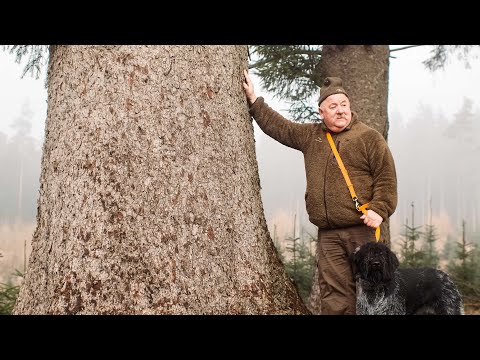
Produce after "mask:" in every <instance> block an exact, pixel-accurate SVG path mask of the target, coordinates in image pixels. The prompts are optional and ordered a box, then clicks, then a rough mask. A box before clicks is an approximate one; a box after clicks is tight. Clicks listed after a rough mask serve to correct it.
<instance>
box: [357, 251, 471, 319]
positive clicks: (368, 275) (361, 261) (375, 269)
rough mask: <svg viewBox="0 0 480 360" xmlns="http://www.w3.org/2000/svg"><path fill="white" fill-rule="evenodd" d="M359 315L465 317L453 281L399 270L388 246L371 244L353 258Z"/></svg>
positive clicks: (430, 272)
mask: <svg viewBox="0 0 480 360" xmlns="http://www.w3.org/2000/svg"><path fill="white" fill-rule="evenodd" d="M351 261H352V271H353V276H354V278H355V281H356V284H357V315H463V314H464V310H463V301H462V297H461V295H460V293H459V292H458V289H457V287H456V286H455V284H454V283H453V281H452V280H451V279H450V277H449V276H448V275H447V274H446V273H444V272H443V271H441V270H437V269H434V268H399V267H398V266H399V262H398V259H397V257H396V256H395V254H394V253H393V252H392V251H391V250H390V249H389V248H388V247H387V246H386V245H384V244H382V243H379V242H369V243H367V244H365V245H362V246H361V247H358V248H357V249H355V251H354V253H353V254H352V258H351Z"/></svg>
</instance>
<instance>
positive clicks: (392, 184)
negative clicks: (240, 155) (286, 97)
mask: <svg viewBox="0 0 480 360" xmlns="http://www.w3.org/2000/svg"><path fill="white" fill-rule="evenodd" d="M250 115H251V116H252V117H253V118H254V119H255V121H256V122H257V124H258V126H259V127H260V128H261V129H262V130H263V132H265V134H267V135H269V136H270V137H272V138H273V139H275V140H277V141H278V142H280V143H282V144H283V145H286V146H289V147H291V148H293V149H297V150H300V151H301V152H302V153H303V156H304V161H305V172H306V180H307V189H306V192H305V204H306V209H307V213H308V215H309V218H310V221H311V222H312V223H313V224H315V225H317V226H318V228H319V229H336V228H343V227H348V226H354V225H360V224H363V220H361V219H360V216H362V213H360V212H358V211H357V210H356V208H355V204H354V202H353V201H352V197H351V195H350V191H349V190H348V187H347V184H346V182H345V179H344V177H343V175H342V172H341V170H340V167H339V166H338V165H337V161H336V159H335V155H334V154H333V151H332V149H331V148H330V145H329V143H328V140H327V138H326V135H325V131H326V130H327V128H326V126H325V125H324V124H323V123H310V124H301V123H294V122H292V121H290V120H287V119H286V118H284V117H283V116H282V115H280V114H279V113H278V112H276V111H275V110H273V109H272V108H270V107H269V106H268V105H267V104H266V103H265V100H264V98H263V97H258V98H257V100H256V101H255V103H253V104H252V105H251V106H250ZM331 134H332V137H333V140H334V142H335V145H336V146H337V150H338V152H339V154H340V157H341V158H342V161H343V164H344V165H345V168H346V169H347V172H348V175H349V177H350V180H351V182H352V184H353V187H354V189H355V192H356V194H357V197H358V200H359V201H360V203H361V204H365V203H367V202H368V203H369V204H370V205H369V207H368V208H369V209H371V210H373V211H375V212H376V213H377V214H379V215H380V216H381V217H382V218H383V219H384V220H385V219H387V218H388V217H390V216H391V215H392V214H393V212H394V211H395V208H396V206H397V175H396V171H395V163H394V160H393V157H392V154H391V152H390V149H389V148H388V145H387V142H386V141H385V139H384V138H383V136H382V135H381V134H380V133H379V132H378V131H376V130H374V129H372V128H370V127H368V126H367V125H365V124H363V123H362V122H361V121H360V120H358V116H357V114H356V113H355V112H352V121H351V122H350V124H349V125H348V127H347V128H345V130H343V131H342V132H340V133H338V134H335V133H332V132H331Z"/></svg>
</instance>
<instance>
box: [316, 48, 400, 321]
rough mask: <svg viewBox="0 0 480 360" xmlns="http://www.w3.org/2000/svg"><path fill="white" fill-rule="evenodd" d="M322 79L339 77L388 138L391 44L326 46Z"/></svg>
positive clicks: (384, 229) (355, 106) (364, 115)
mask: <svg viewBox="0 0 480 360" xmlns="http://www.w3.org/2000/svg"><path fill="white" fill-rule="evenodd" d="M319 71H320V72H321V74H322V76H321V77H322V78H325V77H327V76H338V77H340V78H342V80H343V86H344V88H345V89H347V92H348V96H349V98H350V102H351V104H352V105H351V106H352V110H353V111H356V112H357V113H358V115H359V118H360V120H361V121H362V122H363V123H365V124H367V125H368V126H370V127H372V128H373V129H375V130H377V131H378V132H380V134H382V135H383V137H384V138H385V139H386V140H387V139H388V129H389V122H388V108H387V105H388V72H389V47H388V45H324V46H323V48H322V58H321V62H320V66H319ZM380 231H381V233H382V237H384V238H385V242H386V244H387V245H388V246H390V245H391V243H390V219H386V220H385V221H384V222H383V223H382V225H381V226H380ZM307 305H308V307H309V309H310V310H311V311H312V313H314V314H319V313H320V289H319V288H318V273H317V271H315V275H314V279H313V286H312V291H311V293H310V296H309V300H308V302H307Z"/></svg>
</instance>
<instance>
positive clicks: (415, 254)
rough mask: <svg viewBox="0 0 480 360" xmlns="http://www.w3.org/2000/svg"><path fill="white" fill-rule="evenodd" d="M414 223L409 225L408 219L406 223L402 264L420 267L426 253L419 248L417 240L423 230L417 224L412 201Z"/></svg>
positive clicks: (401, 257) (401, 252) (401, 253)
mask: <svg viewBox="0 0 480 360" xmlns="http://www.w3.org/2000/svg"><path fill="white" fill-rule="evenodd" d="M411 206H412V225H411V226H410V225H408V219H407V221H406V224H404V227H405V232H404V233H403V234H402V236H403V240H402V248H401V250H400V264H401V265H402V266H404V267H420V266H423V264H424V261H425V253H424V252H423V251H421V250H419V247H417V244H416V242H417V241H418V240H419V239H420V237H421V235H422V232H421V231H420V230H419V229H421V228H422V227H421V226H415V216H414V209H415V205H414V203H413V202H412V204H411Z"/></svg>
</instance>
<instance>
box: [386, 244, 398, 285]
mask: <svg viewBox="0 0 480 360" xmlns="http://www.w3.org/2000/svg"><path fill="white" fill-rule="evenodd" d="M386 251H387V254H386V257H387V264H386V265H387V266H386V267H387V269H386V270H387V274H385V275H386V277H388V280H390V279H392V278H393V273H394V272H395V270H397V268H398V266H399V265H400V262H399V261H398V258H397V256H396V255H395V253H394V252H393V251H392V250H390V249H389V248H388V247H386Z"/></svg>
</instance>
